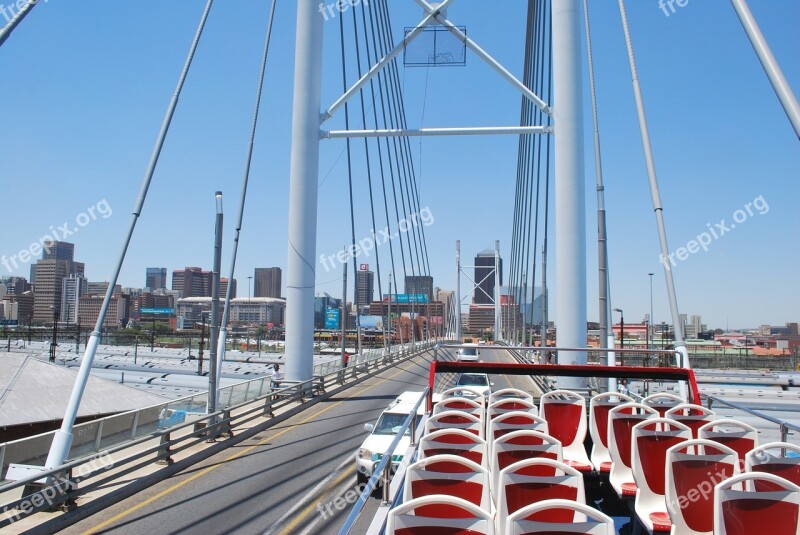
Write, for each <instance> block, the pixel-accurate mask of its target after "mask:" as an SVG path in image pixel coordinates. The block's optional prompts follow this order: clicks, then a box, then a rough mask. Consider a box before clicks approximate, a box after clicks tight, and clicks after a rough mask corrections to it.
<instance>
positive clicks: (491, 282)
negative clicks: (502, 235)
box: [473, 249, 503, 305]
mask: <svg viewBox="0 0 800 535" xmlns="http://www.w3.org/2000/svg"><path fill="white" fill-rule="evenodd" d="M498 260H499V262H498V271H499V273H494V268H495V265H494V251H493V250H491V249H486V250H485V251H481V252H480V253H478V255H477V256H476V257H475V284H477V285H478V286H477V288H475V293H474V297H473V303H474V304H476V305H492V304H494V299H495V295H494V286H495V275H499V277H500V279H499V282H500V284H503V259H502V258H500V259H498Z"/></svg>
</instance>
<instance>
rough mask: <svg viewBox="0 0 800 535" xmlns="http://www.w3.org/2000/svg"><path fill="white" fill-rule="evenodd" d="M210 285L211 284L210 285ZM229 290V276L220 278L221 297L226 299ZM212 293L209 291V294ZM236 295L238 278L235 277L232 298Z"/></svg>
mask: <svg viewBox="0 0 800 535" xmlns="http://www.w3.org/2000/svg"><path fill="white" fill-rule="evenodd" d="M209 286H210V285H209ZM227 292H228V279H227V278H224V277H223V278H220V279H219V298H220V299H225V296H226V295H227ZM210 295H211V294H210V293H209V296H210ZM234 297H236V279H233V286H231V299H233V298H234Z"/></svg>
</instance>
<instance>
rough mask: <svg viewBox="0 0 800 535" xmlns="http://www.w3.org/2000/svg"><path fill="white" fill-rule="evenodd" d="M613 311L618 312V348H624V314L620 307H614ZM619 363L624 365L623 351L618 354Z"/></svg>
mask: <svg viewBox="0 0 800 535" xmlns="http://www.w3.org/2000/svg"><path fill="white" fill-rule="evenodd" d="M614 312H619V348H620V349H625V315H624V314H623V313H622V309H621V308H615V309H614ZM619 363H620V365H621V366H625V353H620V354H619Z"/></svg>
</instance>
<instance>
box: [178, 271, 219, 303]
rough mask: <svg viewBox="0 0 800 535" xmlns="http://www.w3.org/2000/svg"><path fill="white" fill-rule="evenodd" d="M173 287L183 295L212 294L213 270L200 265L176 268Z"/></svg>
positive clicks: (205, 295)
mask: <svg viewBox="0 0 800 535" xmlns="http://www.w3.org/2000/svg"><path fill="white" fill-rule="evenodd" d="M172 289H173V290H175V291H178V292H181V297H209V296H211V272H210V271H203V270H202V269H200V268H199V267H187V268H184V269H176V270H175V271H173V272H172Z"/></svg>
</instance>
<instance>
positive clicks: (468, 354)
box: [456, 344, 481, 362]
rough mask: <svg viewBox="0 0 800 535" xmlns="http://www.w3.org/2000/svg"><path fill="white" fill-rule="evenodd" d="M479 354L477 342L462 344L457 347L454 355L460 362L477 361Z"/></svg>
mask: <svg viewBox="0 0 800 535" xmlns="http://www.w3.org/2000/svg"><path fill="white" fill-rule="evenodd" d="M480 355H481V350H480V349H478V344H464V345H463V346H461V347H460V348H459V349H458V354H457V355H456V357H457V358H458V360H460V361H462V362H478V357H480Z"/></svg>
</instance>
